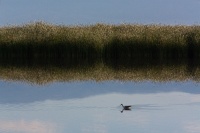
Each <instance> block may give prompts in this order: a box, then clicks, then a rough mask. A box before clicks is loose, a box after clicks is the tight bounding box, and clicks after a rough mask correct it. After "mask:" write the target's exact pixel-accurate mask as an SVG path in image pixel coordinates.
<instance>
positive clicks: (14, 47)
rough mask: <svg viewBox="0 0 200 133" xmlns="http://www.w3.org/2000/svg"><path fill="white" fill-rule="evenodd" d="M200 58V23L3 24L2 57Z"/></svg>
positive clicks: (1, 31) (26, 58) (0, 37)
mask: <svg viewBox="0 0 200 133" xmlns="http://www.w3.org/2000/svg"><path fill="white" fill-rule="evenodd" d="M19 58H20V59H23V60H27V61H29V62H31V61H32V60H38V59H41V58H42V59H45V60H46V59H48V60H51V59H58V58H59V59H68V60H69V59H80V60H81V59H87V60H94V59H100V60H113V59H117V60H118V59H119V60H120V59H122V60H123V59H138V58H149V59H157V60H163V59H164V60H165V59H174V58H176V59H179V58H185V59H194V58H195V59H198V58H200V26H198V25H196V26H195V25H194V26H184V25H176V26H170V25H138V24H122V25H106V24H95V25H79V26H64V25H52V24H48V23H44V22H36V23H30V24H25V25H21V26H8V27H1V28H0V59H2V60H3V59H11V60H15V59H19Z"/></svg>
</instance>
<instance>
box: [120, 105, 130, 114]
mask: <svg viewBox="0 0 200 133" xmlns="http://www.w3.org/2000/svg"><path fill="white" fill-rule="evenodd" d="M121 106H122V107H123V109H122V111H121V113H123V111H124V110H126V111H127V110H128V111H130V110H131V105H126V106H124V105H123V104H121Z"/></svg>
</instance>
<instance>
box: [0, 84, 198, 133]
mask: <svg viewBox="0 0 200 133" xmlns="http://www.w3.org/2000/svg"><path fill="white" fill-rule="evenodd" d="M199 87H200V84H199V83H196V82H193V81H187V82H167V83H166V82H165V83H164V82H163V83H155V82H151V81H143V82H128V81H127V82H120V81H105V82H93V81H81V82H78V81H74V82H65V83H62V82H56V83H52V84H48V85H43V86H39V85H38V86H37V85H30V84H27V83H21V82H8V81H1V82H0V133H66V132H67V133H75V132H76V133H122V132H126V133H133V132H137V133H161V132H162V133H169V132H170V133H199V132H200V115H199V111H200V89H199ZM121 103H123V104H125V105H132V110H130V111H126V110H124V111H123V113H121V110H122V107H120V104H121Z"/></svg>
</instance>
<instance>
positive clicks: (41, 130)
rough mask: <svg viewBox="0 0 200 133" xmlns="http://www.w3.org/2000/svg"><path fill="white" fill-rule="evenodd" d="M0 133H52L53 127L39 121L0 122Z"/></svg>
mask: <svg viewBox="0 0 200 133" xmlns="http://www.w3.org/2000/svg"><path fill="white" fill-rule="evenodd" d="M0 131H3V132H9V133H10V132H13V133H18V132H20V133H54V132H55V126H54V125H53V124H52V123H46V122H40V121H37V120H35V121H25V120H19V121H0Z"/></svg>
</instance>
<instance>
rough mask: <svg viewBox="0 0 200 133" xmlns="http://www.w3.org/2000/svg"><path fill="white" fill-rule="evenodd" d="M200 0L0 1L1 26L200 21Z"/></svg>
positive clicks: (186, 22)
mask: <svg viewBox="0 0 200 133" xmlns="http://www.w3.org/2000/svg"><path fill="white" fill-rule="evenodd" d="M199 7H200V0H149V1H147V0H84V1H83V0H56V1H55V0H0V26H3V25H8V24H12V25H13V24H22V23H27V22H31V21H41V20H43V21H46V22H49V23H55V24H70V25H71V24H72V25H76V24H93V23H99V22H100V23H115V24H119V23H142V24H149V23H157V24H158V23H162V24H189V25H191V24H199V23H200V17H199V12H200V8H199Z"/></svg>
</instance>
